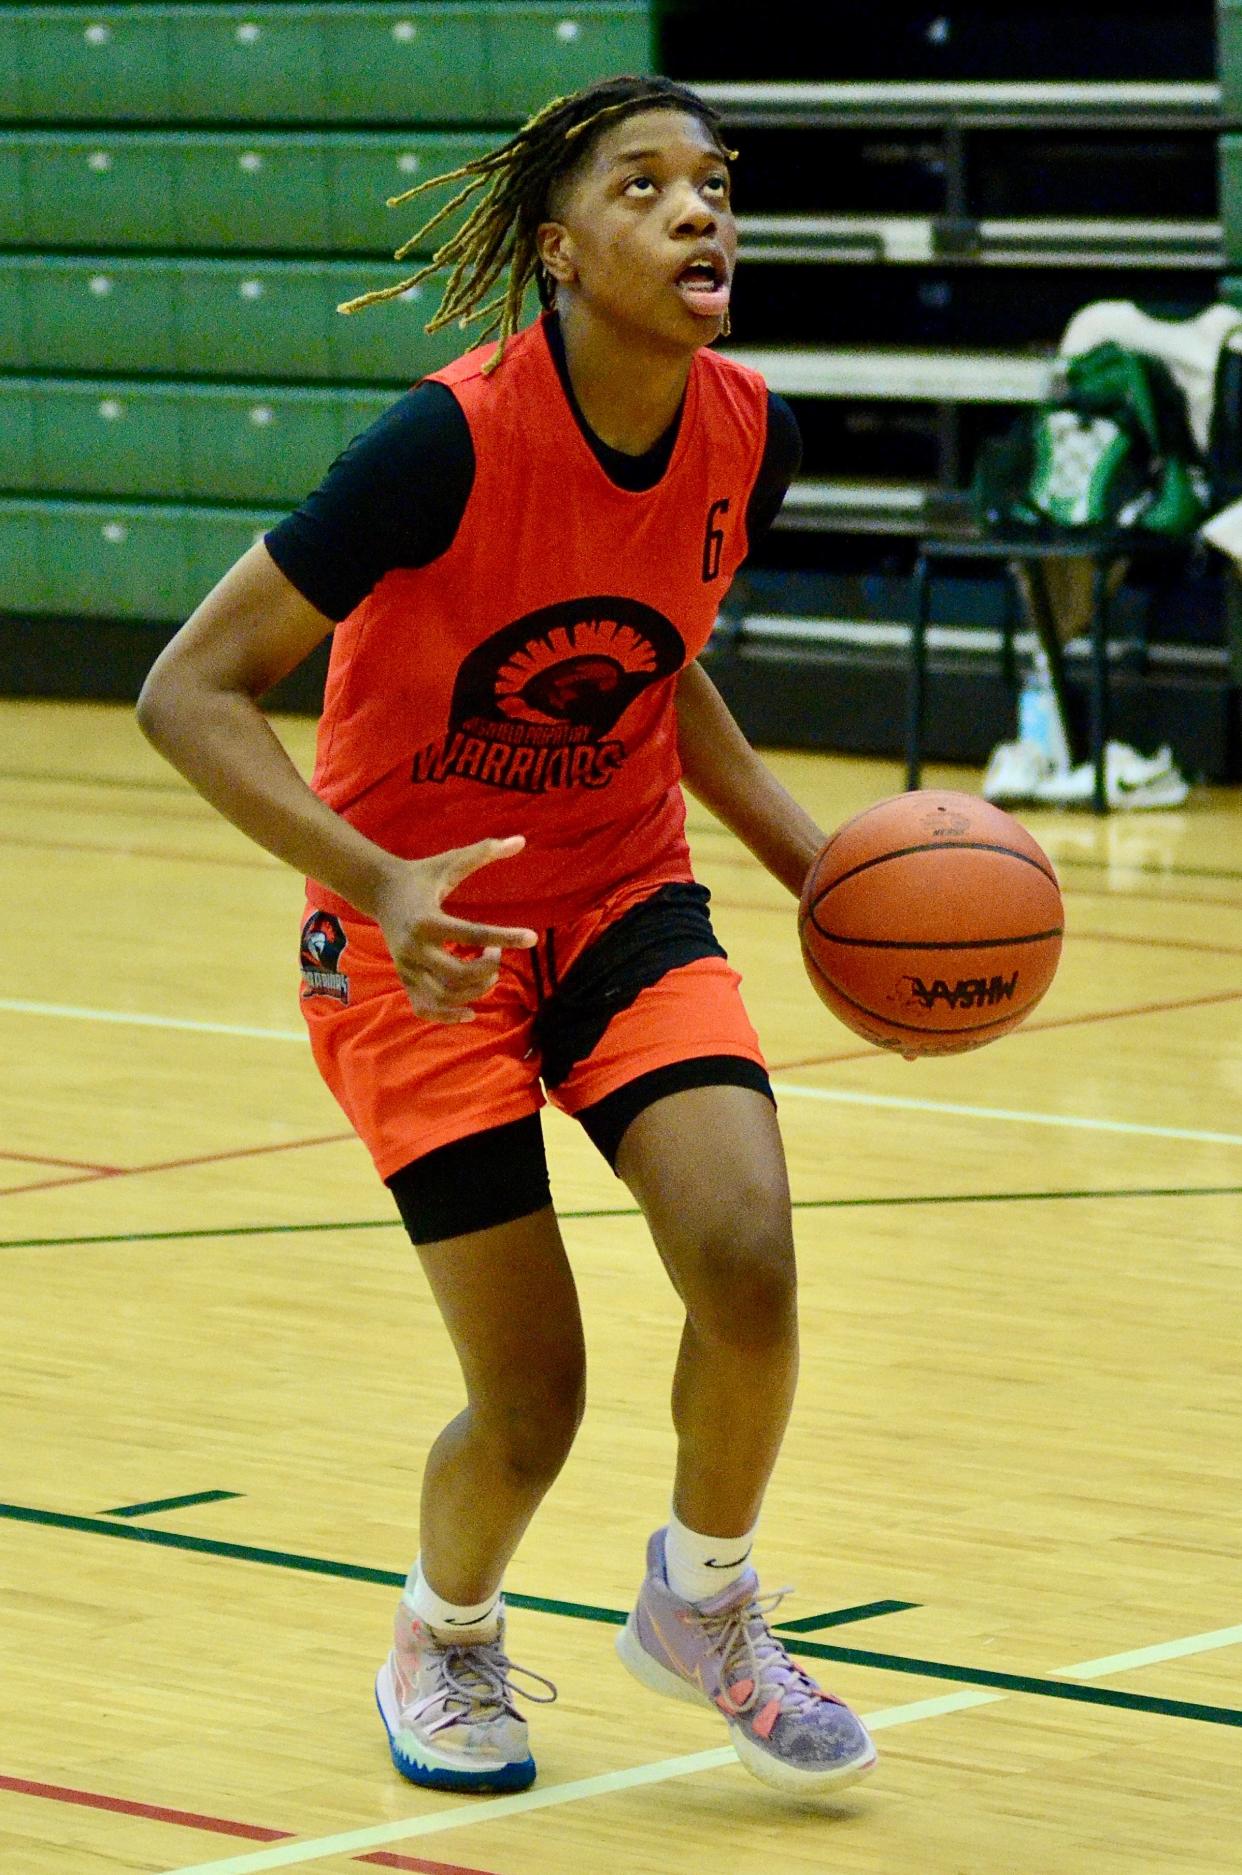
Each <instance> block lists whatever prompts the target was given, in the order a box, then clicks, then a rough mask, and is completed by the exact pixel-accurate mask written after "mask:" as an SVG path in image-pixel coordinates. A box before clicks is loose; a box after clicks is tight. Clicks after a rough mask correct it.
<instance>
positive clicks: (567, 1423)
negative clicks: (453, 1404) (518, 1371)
mask: <svg viewBox="0 0 1242 1875" xmlns="http://www.w3.org/2000/svg"><path fill="white" fill-rule="evenodd" d="M585 1407H586V1373H585V1370H584V1369H582V1368H581V1367H576V1366H572V1365H571V1366H567V1367H565V1368H563V1369H559V1370H557V1371H556V1372H554V1373H551V1374H544V1375H541V1376H540V1377H539V1381H538V1383H537V1384H535V1385H531V1384H529V1383H528V1384H527V1385H525V1386H520V1387H518V1388H517V1389H516V1390H514V1391H513V1392H511V1393H509V1394H508V1395H507V1396H506V1397H504V1398H502V1399H500V1400H498V1401H496V1402H495V1403H494V1404H493V1405H492V1406H490V1408H488V1409H487V1410H486V1411H485V1412H484V1413H483V1414H482V1415H481V1417H482V1419H483V1421H484V1427H485V1431H486V1436H487V1439H488V1442H489V1444H490V1445H491V1448H492V1451H493V1453H494V1454H495V1456H496V1458H497V1459H498V1461H499V1462H500V1463H501V1464H502V1465H503V1466H504V1468H505V1470H506V1471H507V1472H508V1473H509V1474H510V1475H511V1476H513V1477H514V1478H518V1479H523V1480H527V1481H540V1480H543V1481H546V1482H548V1483H551V1481H552V1479H553V1478H555V1476H556V1474H557V1473H558V1472H559V1471H560V1469H561V1466H562V1465H563V1464H564V1463H565V1460H566V1459H567V1458H568V1456H569V1451H570V1447H571V1446H572V1445H573V1442H574V1436H575V1434H576V1433H577V1430H578V1427H579V1426H580V1425H581V1423H582V1415H583V1412H584V1410H585ZM477 1410H478V1409H477V1408H476V1411H477Z"/></svg>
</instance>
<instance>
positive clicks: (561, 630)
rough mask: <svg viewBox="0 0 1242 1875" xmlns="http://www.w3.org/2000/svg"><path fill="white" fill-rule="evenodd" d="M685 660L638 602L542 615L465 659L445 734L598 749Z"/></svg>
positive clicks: (662, 622) (666, 627)
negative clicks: (464, 731) (466, 732)
mask: <svg viewBox="0 0 1242 1875" xmlns="http://www.w3.org/2000/svg"><path fill="white" fill-rule="evenodd" d="M685 656H686V647H685V644H684V643H683V641H682V639H681V636H680V634H679V633H678V632H677V631H675V630H674V628H673V626H672V625H671V624H670V623H669V621H668V620H667V619H666V618H665V617H664V615H663V614H662V613H660V612H657V611H655V610H654V608H653V607H651V606H645V605H641V604H639V602H638V601H637V600H634V599H620V598H617V597H615V596H612V595H602V596H599V597H595V598H585V599H573V600H569V601H567V602H565V603H563V604H561V605H552V606H544V607H541V608H540V610H539V611H537V612H530V613H527V615H526V617H525V618H521V619H517V620H516V621H515V622H514V623H513V624H512V625H506V626H505V628H504V630H503V631H500V632H497V633H496V635H495V636H494V637H493V638H489V639H488V640H487V641H486V642H485V643H483V644H481V645H479V646H477V647H476V649H475V650H474V651H472V652H471V654H470V656H469V657H468V658H467V659H466V660H465V662H464V663H463V665H462V667H461V670H460V672H459V673H458V678H457V683H456V686H455V688H454V692H453V705H452V711H451V726H452V727H454V728H466V727H468V728H469V729H470V730H471V731H472V732H473V733H475V734H484V735H487V734H490V735H499V736H501V737H502V738H503V739H504V740H505V741H507V742H513V743H522V742H526V741H529V742H531V743H538V744H539V745H541V746H546V745H547V744H548V743H549V741H550V740H555V741H558V742H559V741H562V740H563V741H564V742H566V743H570V742H575V743H577V742H587V743H591V742H598V741H600V739H601V738H603V737H605V736H608V735H610V734H611V732H612V731H613V730H614V729H615V728H616V726H617V723H618V722H619V721H620V719H621V717H622V716H623V715H624V714H625V711H626V710H627V709H628V708H629V706H630V704H631V703H632V702H633V701H634V699H635V697H637V696H639V695H640V694H641V693H642V692H643V691H644V690H646V689H647V688H648V686H649V685H651V684H653V683H657V682H658V681H659V680H660V679H661V678H663V677H669V676H671V675H672V674H673V672H674V671H677V670H680V669H681V666H682V664H683V663H684V662H685ZM558 731H559V734H558Z"/></svg>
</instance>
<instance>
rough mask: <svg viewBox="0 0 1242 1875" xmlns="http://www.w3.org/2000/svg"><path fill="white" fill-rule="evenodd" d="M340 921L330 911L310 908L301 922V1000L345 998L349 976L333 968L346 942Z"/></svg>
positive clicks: (337, 1000)
mask: <svg viewBox="0 0 1242 1875" xmlns="http://www.w3.org/2000/svg"><path fill="white" fill-rule="evenodd" d="M346 942H347V940H346V937H345V932H344V930H343V929H342V926H341V921H340V919H339V918H337V917H335V916H334V915H333V913H332V912H330V911H313V912H312V913H311V915H310V917H309V918H308V919H307V920H306V923H305V924H304V925H303V926H302V947H301V964H302V1001H303V1002H307V1001H309V999H310V998H311V997H312V996H328V997H330V998H331V999H332V1001H333V1002H337V1003H347V1002H348V1001H349V978H348V977H347V976H346V975H345V972H344V971H343V970H339V969H338V968H337V966H338V964H339V963H340V961H341V952H342V951H343V950H344V949H345V945H346Z"/></svg>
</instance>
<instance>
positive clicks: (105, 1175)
mask: <svg viewBox="0 0 1242 1875" xmlns="http://www.w3.org/2000/svg"><path fill="white" fill-rule="evenodd" d="M353 1137H354V1135H353V1134H352V1133H323V1134H321V1135H320V1136H319V1137H318V1138H316V1139H286V1140H282V1141H280V1142H279V1143H278V1144H277V1145H274V1146H237V1147H234V1148H233V1150H232V1151H231V1152H204V1153H199V1154H196V1155H195V1157H193V1158H190V1159H162V1160H159V1161H158V1162H157V1163H156V1164H154V1165H123V1166H116V1167H110V1168H109V1169H107V1170H106V1171H99V1172H86V1173H83V1174H81V1175H80V1176H79V1177H77V1178H45V1179H40V1180H39V1181H38V1182H37V1183H36V1184H33V1185H9V1186H6V1187H5V1188H4V1189H3V1190H0V1198H12V1197H14V1196H15V1195H16V1194H17V1193H18V1192H23V1191H54V1190H56V1188H57V1187H58V1186H61V1185H83V1184H89V1183H91V1182H92V1181H96V1180H101V1179H112V1178H137V1177H139V1176H140V1175H141V1174H142V1173H145V1172H179V1171H182V1170H184V1169H185V1167H187V1166H191V1165H219V1164H220V1163H221V1161H223V1160H225V1159H255V1158H258V1157H259V1156H260V1155H261V1154H262V1153H266V1152H298V1151H300V1150H301V1149H302V1148H303V1147H304V1146H335V1145H339V1144H340V1143H341V1141H342V1140H346V1139H353Z"/></svg>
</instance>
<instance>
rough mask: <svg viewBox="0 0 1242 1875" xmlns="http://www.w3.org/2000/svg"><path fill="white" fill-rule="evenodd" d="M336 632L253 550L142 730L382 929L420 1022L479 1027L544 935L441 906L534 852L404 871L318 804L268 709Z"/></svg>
mask: <svg viewBox="0 0 1242 1875" xmlns="http://www.w3.org/2000/svg"><path fill="white" fill-rule="evenodd" d="M331 630H332V621H331V619H329V618H326V617H325V616H324V614H323V613H322V612H320V611H318V610H317V609H316V608H315V607H314V606H313V605H311V604H310V602H309V601H308V600H306V599H304V598H303V597H302V595H301V593H299V592H298V590H297V588H296V587H295V586H294V585H293V584H292V583H291V582H290V581H289V580H288V579H286V578H285V575H284V574H283V573H282V572H281V571H280V569H279V567H277V566H276V564H275V562H274V561H273V560H272V558H271V555H270V554H269V553H268V551H267V549H266V547H264V546H263V545H262V544H259V545H256V546H254V547H252V548H251V549H250V550H249V552H248V553H246V554H244V555H243V556H242V558H241V559H240V560H239V561H238V562H237V564H236V565H235V566H234V567H232V568H231V569H230V571H229V572H228V573H226V574H225V576H224V578H223V579H222V580H221V581H220V583H219V584H218V585H217V586H216V587H215V588H214V589H213V590H212V591H211V592H210V593H208V595H207V597H206V598H205V599H204V600H203V602H202V604H201V605H200V606H199V607H198V608H197V610H196V611H195V612H194V613H193V614H192V615H191V617H190V618H189V619H188V620H187V621H186V623H185V625H183V626H182V628H181V630H180V631H179V632H178V633H177V635H176V637H175V638H174V639H173V640H172V642H171V643H170V644H169V645H168V646H167V647H166V648H165V650H164V651H163V652H162V653H161V655H160V657H159V658H158V659H157V660H156V663H155V665H154V666H153V667H152V670H151V672H150V675H149V676H148V678H147V681H146V683H145V684H144V686H143V690H142V695H141V697H140V699H139V704H138V720H139V722H140V724H141V726H142V729H143V732H144V733H145V735H146V736H147V737H148V739H149V740H150V741H151V742H152V743H154V745H155V747H156V748H157V749H159V751H160V753H161V754H162V755H163V756H165V757H166V759H167V760H168V761H170V762H171V763H172V764H173V766H174V767H175V768H178V769H179V770H180V771H181V773H182V774H183V775H184V776H185V777H186V779H187V780H188V781H190V782H191V783H192V784H193V785H194V787H195V788H197V790H198V792H199V793H200V794H202V795H203V796H204V797H205V798H206V799H207V800H209V801H210V802H211V803H212V805H213V807H216V808H218V809H219V811H220V812H221V813H222V814H224V815H226V816H227V818H228V819H229V820H231V821H232V822H233V824H234V826H236V827H240V828H241V830H242V832H243V833H245V834H248V835H249V836H250V838H251V839H252V840H255V841H256V842H257V843H258V844H259V845H260V846H262V847H265V848H266V849H267V851H268V852H269V853H272V854H274V855H275V856H276V858H277V859H282V860H284V861H285V862H286V863H287V864H288V865H290V866H293V867H295V868H296V869H297V870H298V871H299V872H304V873H307V874H308V875H309V876H310V877H312V878H314V879H319V880H322V881H323V883H324V884H325V885H327V886H329V887H330V888H331V889H332V890H333V891H334V892H338V893H339V894H340V896H341V897H342V898H345V899H348V900H349V902H350V904H351V905H355V906H356V907H357V908H358V910H359V911H361V912H363V913H364V914H365V915H366V916H367V917H370V918H374V919H375V921H376V923H377V924H378V925H379V926H380V929H381V930H382V931H383V933H384V939H385V942H386V943H387V945H388V947H389V950H390V951H391V952H392V956H393V961H394V962H395V964H396V966H397V969H398V972H399V973H400V976H401V979H402V982H403V983H404V985H405V988H406V990H407V993H408V994H409V996H410V1000H411V1001H412V1003H413V1004H414V1007H415V1009H416V1010H417V1012H418V1014H419V1015H422V1016H426V1017H428V1018H430V1019H432V1020H436V1021H440V1022H463V1021H468V1020H469V1019H470V1013H471V1012H470V1008H469V1005H470V1004H471V1003H472V1002H476V1001H477V1000H478V999H479V998H480V997H481V996H485V995H486V994H487V992H488V990H489V989H491V987H492V985H493V983H494V982H495V980H496V971H497V967H498V963H499V956H500V951H501V949H503V948H506V947H515V948H517V947H520V948H526V947H528V946H530V945H532V944H533V943H534V942H535V934H534V932H532V931H522V930H511V929H507V928H501V927H497V926H491V925H484V924H476V923H473V922H470V921H468V920H463V919H457V918H453V917H451V916H450V915H449V914H448V913H446V912H445V911H443V910H442V902H443V900H444V899H445V898H446V897H447V896H448V894H449V893H450V892H451V891H452V890H453V888H454V886H457V885H460V883H461V882H462V880H463V879H465V878H466V877H468V876H469V874H470V873H472V872H474V871H476V870H477V869H478V868H479V867H481V866H485V865H490V864H491V863H492V862H493V861H495V860H500V859H508V858H511V857H512V856H513V855H514V854H516V853H518V852H520V851H521V848H522V845H523V841H522V839H521V838H520V837H515V838H513V839H510V840H482V841H480V842H478V844H477V845H475V846H471V847H466V848H461V849H457V850H454V851H452V852H447V853H439V854H435V855H434V856H432V857H431V858H429V859H422V860H404V859H399V858H397V857H396V856H395V855H394V854H392V853H388V852H386V851H385V850H384V849H383V848H382V847H379V846H377V845H376V844H375V842H374V841H372V840H369V839H367V838H366V836H365V835H364V834H362V833H360V832H358V830H357V829H356V828H354V827H352V826H350V824H349V822H348V821H346V820H344V819H343V818H342V817H341V816H340V815H339V814H337V813H335V812H334V811H333V810H332V809H331V808H330V807H328V806H327V805H326V803H324V802H323V801H321V800H320V799H319V798H318V797H317V796H316V795H315V794H313V793H312V792H311V790H310V788H309V787H308V786H307V784H306V782H305V781H304V780H303V779H302V777H301V775H300V774H299V773H298V771H297V769H296V768H295V767H294V765H293V763H292V761H291V760H290V759H289V756H288V755H287V754H286V752H285V749H284V747H283V746H282V744H281V742H280V740H279V739H278V737H277V736H276V734H275V732H274V731H273V729H272V727H271V725H270V724H269V722H268V720H267V718H266V717H265V716H264V714H263V711H262V710H261V709H260V707H259V703H258V699H259V698H260V697H261V696H263V695H264V694H265V692H266V691H268V690H270V689H271V687H272V686H273V684H276V683H278V682H279V681H280V679H281V678H282V677H285V676H287V675H288V673H289V672H290V671H291V670H294V669H295V668H296V667H297V666H298V665H299V664H300V663H301V662H302V660H303V659H304V658H306V657H307V656H309V654H310V652H311V651H313V650H314V648H315V646H316V645H317V644H319V643H320V641H321V640H322V639H324V638H325V637H326V636H327V635H328V633H329V632H330V631H331ZM449 943H453V944H454V945H460V946H464V947H467V948H475V949H478V950H479V951H480V952H481V953H482V954H481V955H480V956H478V957H461V956H455V955H453V954H451V953H450V952H449V951H447V950H446V949H445V948H444V947H445V945H446V944H449Z"/></svg>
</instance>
